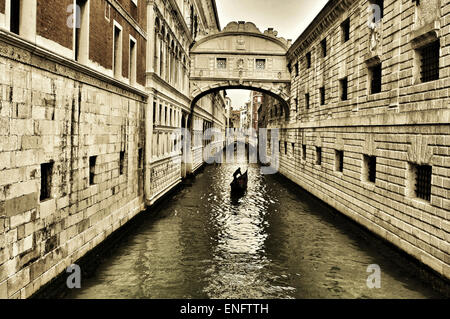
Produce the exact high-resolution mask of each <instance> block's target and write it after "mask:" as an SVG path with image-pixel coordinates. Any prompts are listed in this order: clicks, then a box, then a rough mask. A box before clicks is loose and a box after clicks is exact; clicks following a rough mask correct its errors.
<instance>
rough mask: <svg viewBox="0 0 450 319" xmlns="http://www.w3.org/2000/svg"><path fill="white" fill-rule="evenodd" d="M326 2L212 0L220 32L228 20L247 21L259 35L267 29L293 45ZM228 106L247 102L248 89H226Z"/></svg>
mask: <svg viewBox="0 0 450 319" xmlns="http://www.w3.org/2000/svg"><path fill="white" fill-rule="evenodd" d="M327 2H328V0H216V3H217V11H218V13H219V20H220V26H221V27H222V29H223V28H224V27H225V26H226V25H227V24H228V23H229V22H232V21H249V22H253V23H254V24H256V26H257V27H258V28H259V30H260V31H261V32H264V31H265V30H267V29H268V28H274V29H275V30H276V31H278V36H279V37H283V38H285V39H292V42H294V41H295V40H296V39H297V38H298V37H299V36H300V34H301V33H302V32H303V31H304V30H305V29H306V28H307V27H308V25H309V24H310V23H311V22H312V20H313V19H314V18H315V17H316V15H317V14H318V13H319V12H320V10H322V8H323V7H324V6H325V4H326V3H327ZM227 93H228V96H229V97H230V98H231V100H232V105H233V106H235V107H240V106H242V105H244V104H245V102H247V101H248V100H249V94H250V91H248V90H227Z"/></svg>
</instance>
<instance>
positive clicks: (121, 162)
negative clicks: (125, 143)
mask: <svg viewBox="0 0 450 319" xmlns="http://www.w3.org/2000/svg"><path fill="white" fill-rule="evenodd" d="M124 167H125V151H120V155H119V174H120V175H123V171H124Z"/></svg>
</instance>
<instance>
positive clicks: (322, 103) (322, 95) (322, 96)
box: [319, 86, 325, 105]
mask: <svg viewBox="0 0 450 319" xmlns="http://www.w3.org/2000/svg"><path fill="white" fill-rule="evenodd" d="M319 94H320V105H325V87H324V86H322V87H321V88H319Z"/></svg>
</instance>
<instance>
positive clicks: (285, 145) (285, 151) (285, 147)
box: [284, 142, 287, 155]
mask: <svg viewBox="0 0 450 319" xmlns="http://www.w3.org/2000/svg"><path fill="white" fill-rule="evenodd" d="M284 154H285V155H286V154H287V142H284Z"/></svg>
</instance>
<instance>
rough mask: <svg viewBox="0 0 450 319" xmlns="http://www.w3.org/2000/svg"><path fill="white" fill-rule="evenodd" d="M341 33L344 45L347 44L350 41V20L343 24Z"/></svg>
mask: <svg viewBox="0 0 450 319" xmlns="http://www.w3.org/2000/svg"><path fill="white" fill-rule="evenodd" d="M341 32H342V43H345V42H347V41H348V40H350V18H348V19H346V20H345V21H344V22H342V24H341Z"/></svg>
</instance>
